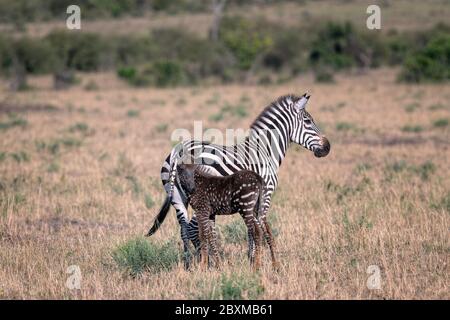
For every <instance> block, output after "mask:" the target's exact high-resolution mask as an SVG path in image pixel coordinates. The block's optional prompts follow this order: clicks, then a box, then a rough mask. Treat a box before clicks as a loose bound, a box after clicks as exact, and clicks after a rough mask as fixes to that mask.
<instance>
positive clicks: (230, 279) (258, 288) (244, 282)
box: [218, 273, 264, 300]
mask: <svg viewBox="0 0 450 320" xmlns="http://www.w3.org/2000/svg"><path fill="white" fill-rule="evenodd" d="M263 293H264V286H263V285H262V283H261V280H260V279H259V277H258V276H257V275H255V274H253V275H247V274H235V273H234V274H231V275H222V277H221V279H220V293H219V297H218V298H220V299H223V300H242V299H250V300H251V299H256V298H258V297H259V296H261V295H262V294H263Z"/></svg>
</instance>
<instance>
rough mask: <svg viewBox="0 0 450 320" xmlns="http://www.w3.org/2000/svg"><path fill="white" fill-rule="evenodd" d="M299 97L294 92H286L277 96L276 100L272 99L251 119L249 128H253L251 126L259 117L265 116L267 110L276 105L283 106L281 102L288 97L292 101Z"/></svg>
mask: <svg viewBox="0 0 450 320" xmlns="http://www.w3.org/2000/svg"><path fill="white" fill-rule="evenodd" d="M300 98H301V97H299V96H297V95H295V94H286V95H284V96H281V97H278V98H277V99H276V100H274V101H272V102H271V103H270V104H269V105H268V106H267V107H265V108H264V109H263V110H262V111H261V113H260V114H259V115H258V116H257V117H256V118H255V120H253V122H252V123H251V125H250V128H253V126H254V125H255V124H257V122H258V120H260V119H261V118H263V117H264V116H265V114H266V113H267V111H268V110H270V109H272V108H274V107H276V106H279V105H281V106H283V102H285V101H286V100H288V99H290V100H292V101H297V100H299V99H300Z"/></svg>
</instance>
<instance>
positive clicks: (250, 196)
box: [177, 164, 265, 270]
mask: <svg viewBox="0 0 450 320" xmlns="http://www.w3.org/2000/svg"><path fill="white" fill-rule="evenodd" d="M177 174H178V176H179V181H180V186H181V188H183V190H185V191H186V192H187V193H188V194H190V204H191V206H192V208H193V209H194V210H195V216H196V217H197V220H198V223H199V238H200V258H201V267H202V268H205V267H206V266H207V265H208V247H209V249H210V250H211V252H212V257H213V259H214V262H215V264H216V267H218V268H219V267H220V258H219V251H218V250H217V245H216V240H217V237H216V234H215V232H214V227H213V226H212V225H211V222H210V220H211V218H214V216H215V215H227V214H233V213H239V214H240V215H241V216H242V218H243V219H244V222H245V225H246V226H247V231H248V235H249V238H250V237H251V238H252V239H254V240H255V248H252V247H250V245H251V244H252V243H251V242H250V241H249V248H248V256H249V259H250V263H251V265H252V266H253V268H254V269H255V270H258V269H259V267H260V264H261V257H260V255H261V245H262V234H263V231H262V227H261V225H260V223H259V220H258V216H259V213H260V211H261V210H262V207H263V206H262V203H263V202H262V200H263V196H264V195H263V191H264V184H265V183H264V180H263V179H262V178H261V177H260V176H259V175H258V174H257V173H255V172H253V171H249V170H241V171H238V172H236V173H233V174H232V175H228V176H224V177H220V176H213V175H210V174H207V173H205V172H202V170H201V166H199V165H196V164H180V165H178V166H177ZM253 249H254V250H253ZM253 253H254V255H253Z"/></svg>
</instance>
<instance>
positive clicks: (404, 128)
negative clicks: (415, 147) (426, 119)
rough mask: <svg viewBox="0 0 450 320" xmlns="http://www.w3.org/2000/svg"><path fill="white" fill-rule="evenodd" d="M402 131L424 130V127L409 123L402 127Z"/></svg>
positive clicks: (416, 131)
mask: <svg viewBox="0 0 450 320" xmlns="http://www.w3.org/2000/svg"><path fill="white" fill-rule="evenodd" d="M402 131H404V132H415V133H418V132H422V131H423V127H422V126H420V125H409V124H407V125H406V126H404V127H402Z"/></svg>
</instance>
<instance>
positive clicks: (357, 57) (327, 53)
mask: <svg viewBox="0 0 450 320" xmlns="http://www.w3.org/2000/svg"><path fill="white" fill-rule="evenodd" d="M386 54H387V53H386V46H385V45H384V43H383V42H382V41H381V39H380V38H379V37H378V36H374V35H373V34H367V33H361V32H358V31H356V30H355V28H354V27H353V25H352V24H351V23H350V22H345V23H338V22H329V23H327V24H326V25H325V26H324V27H322V28H321V29H319V31H318V33H317V35H316V36H315V39H314V40H313V41H312V43H311V51H310V54H309V60H310V61H311V63H312V64H313V66H314V67H318V66H320V67H323V66H330V67H333V68H334V69H336V70H341V69H345V68H350V67H354V66H356V67H377V66H379V65H380V63H381V62H382V61H383V59H384V57H385V56H386Z"/></svg>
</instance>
